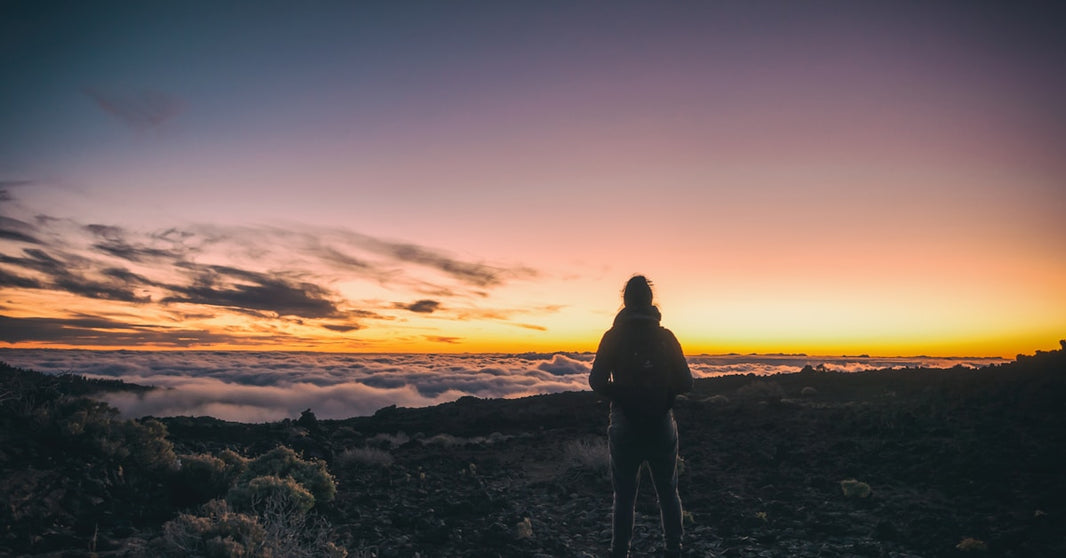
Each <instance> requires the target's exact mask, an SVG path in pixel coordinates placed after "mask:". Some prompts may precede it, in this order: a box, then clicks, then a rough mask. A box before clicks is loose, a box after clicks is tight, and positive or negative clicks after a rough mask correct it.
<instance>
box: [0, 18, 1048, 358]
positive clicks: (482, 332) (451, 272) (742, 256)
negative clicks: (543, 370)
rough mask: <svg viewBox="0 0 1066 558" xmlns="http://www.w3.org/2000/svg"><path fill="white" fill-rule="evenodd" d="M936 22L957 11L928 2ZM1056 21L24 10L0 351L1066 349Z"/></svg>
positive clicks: (1, 199)
mask: <svg viewBox="0 0 1066 558" xmlns="http://www.w3.org/2000/svg"><path fill="white" fill-rule="evenodd" d="M932 4H935V6H931V5H932ZM1063 24H1066V18H1064V17H1063V16H1062V15H1060V14H1059V13H1058V11H1055V5H1054V4H1053V3H1044V4H1032V3H1024V2H1020V3H1014V2H1003V3H985V2H936V3H926V2H885V3H874V2H670V3H655V2H551V1H548V2H545V1H536V2H534V1H530V2H404V1H398V2H324V1H312V2H272V1H264V2H49V1H40V2H38V1H33V2H30V1H27V2H0V347H25V348H33V347H56V348H71V347H82V348H142V349H151V348H189V349H249V350H251V349H256V350H275V349H276V350H314V351H372V352H378V351H381V352H483V351H489V352H523V351H555V350H563V351H584V350H594V349H595V348H596V343H597V342H598V341H599V337H600V335H601V334H602V332H603V330H604V329H606V328H607V327H608V326H609V325H610V322H611V318H612V316H613V315H614V313H615V312H616V311H617V310H618V308H619V306H620V289H621V287H622V286H623V284H624V283H625V281H626V279H628V277H629V276H630V275H631V274H633V273H643V274H646V275H647V276H648V277H649V278H651V279H652V281H653V282H654V284H655V288H656V297H657V300H658V303H659V305H660V307H661V309H662V311H663V316H664V318H663V325H665V326H667V327H669V328H671V329H672V330H673V331H674V332H675V333H676V334H677V336H678V338H679V339H680V340H681V342H682V345H683V346H684V348H685V350H686V352H688V353H692V354H696V353H727V352H744V353H746V352H806V353H811V354H844V353H846V354H858V353H868V354H878V355H913V354H929V355H942V356H946V355H975V356H994V355H995V356H1011V357H1012V356H1014V355H1015V354H1017V353H1032V352H1033V351H1034V350H1037V349H1050V348H1055V347H1057V346H1058V340H1059V339H1061V338H1064V337H1066V218H1064V217H1066V103H1064V102H1063V99H1066V38H1064V34H1063V33H1062V32H1061V30H1062V28H1063Z"/></svg>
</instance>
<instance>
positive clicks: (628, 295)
mask: <svg viewBox="0 0 1066 558" xmlns="http://www.w3.org/2000/svg"><path fill="white" fill-rule="evenodd" d="M651 298H652V297H651V281H648V278H647V277H644V276H643V275H634V276H632V277H630V278H629V281H627V282H626V288H625V289H624V290H623V291H622V302H623V303H624V304H625V306H626V308H645V307H648V306H651Z"/></svg>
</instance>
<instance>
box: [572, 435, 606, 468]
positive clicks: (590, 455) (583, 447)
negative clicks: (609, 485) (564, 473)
mask: <svg viewBox="0 0 1066 558" xmlns="http://www.w3.org/2000/svg"><path fill="white" fill-rule="evenodd" d="M563 460H564V462H565V463H566V465H567V467H568V468H570V469H582V470H587V471H595V472H606V471H607V470H608V468H609V467H610V464H611V454H610V451H609V450H608V449H607V442H606V441H604V440H603V439H594V440H571V441H569V442H567V444H566V447H565V448H564V457H563Z"/></svg>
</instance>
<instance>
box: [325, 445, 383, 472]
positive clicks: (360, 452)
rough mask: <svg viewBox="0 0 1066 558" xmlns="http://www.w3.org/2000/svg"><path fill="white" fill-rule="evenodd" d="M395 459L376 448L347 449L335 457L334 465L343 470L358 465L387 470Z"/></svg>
mask: <svg viewBox="0 0 1066 558" xmlns="http://www.w3.org/2000/svg"><path fill="white" fill-rule="evenodd" d="M394 461H395V459H393V457H392V454H391V453H389V452H387V451H385V450H380V449H377V448H349V449H346V450H344V451H343V452H341V453H340V455H338V456H337V457H336V460H335V463H336V465H337V466H338V467H341V468H344V469H351V468H355V467H356V466H358V465H370V466H374V467H383V468H388V467H390V466H392V464H393V462H394Z"/></svg>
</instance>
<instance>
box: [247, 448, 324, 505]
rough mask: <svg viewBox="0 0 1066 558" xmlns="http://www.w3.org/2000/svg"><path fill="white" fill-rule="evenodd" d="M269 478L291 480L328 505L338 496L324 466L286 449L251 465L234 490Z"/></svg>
mask: <svg viewBox="0 0 1066 558" xmlns="http://www.w3.org/2000/svg"><path fill="white" fill-rule="evenodd" d="M266 476H275V477H279V478H291V479H292V480H293V481H295V482H296V483H297V484H299V485H300V486H302V487H303V488H305V489H306V490H307V491H308V492H310V493H311V495H312V496H313V497H314V501H315V502H329V501H331V500H333V498H334V497H335V496H336V495H337V484H336V483H335V482H334V480H333V475H331V474H330V473H329V470H328V469H327V468H326V464H325V463H323V462H321V461H316V460H311V461H308V460H305V459H303V458H301V457H300V456H299V455H296V452H295V451H293V450H292V449H290V448H287V447H285V446H279V447H277V448H274V449H272V450H270V451H268V452H266V453H264V454H263V455H260V456H259V457H257V458H255V459H253V460H251V461H249V462H248V466H247V468H246V469H245V471H244V472H243V473H241V475H240V477H238V478H237V484H236V486H235V488H236V487H239V486H241V485H244V484H246V483H248V482H250V481H251V480H252V479H255V478H257V477H266Z"/></svg>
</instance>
